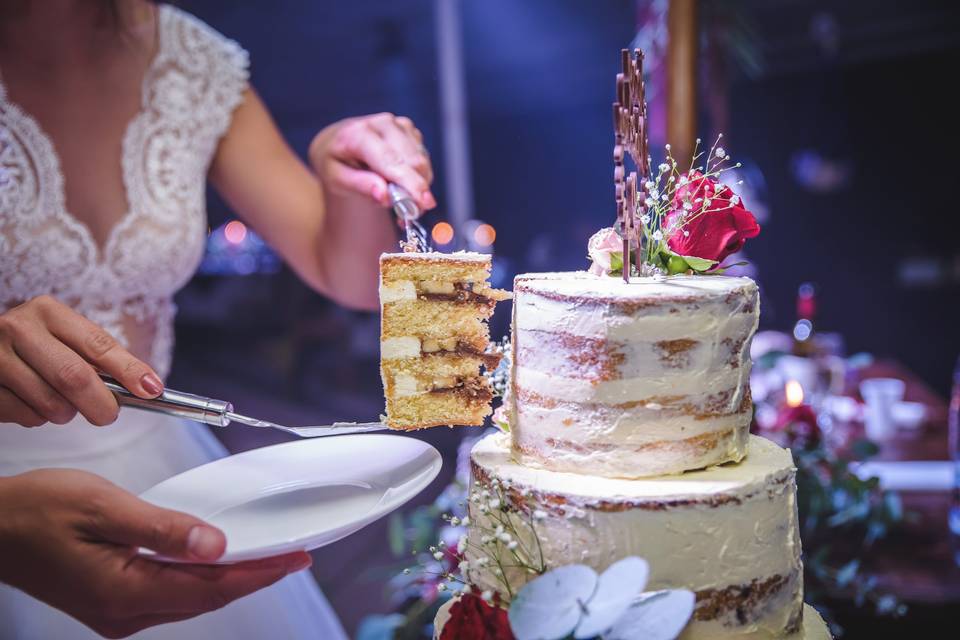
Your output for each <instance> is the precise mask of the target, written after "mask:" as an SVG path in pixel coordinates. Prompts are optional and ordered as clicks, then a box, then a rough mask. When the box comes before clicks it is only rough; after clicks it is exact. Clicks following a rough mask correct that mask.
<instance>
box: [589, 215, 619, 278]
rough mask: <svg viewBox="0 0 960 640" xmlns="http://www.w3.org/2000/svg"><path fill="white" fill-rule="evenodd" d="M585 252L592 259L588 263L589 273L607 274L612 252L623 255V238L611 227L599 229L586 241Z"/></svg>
mask: <svg viewBox="0 0 960 640" xmlns="http://www.w3.org/2000/svg"><path fill="white" fill-rule="evenodd" d="M587 253H588V254H589V255H590V259H591V260H592V261H593V264H591V265H590V273H592V274H594V275H598V276H603V275H607V274H609V273H610V271H612V267H611V259H612V254H614V253H615V254H617V255H618V256H622V255H623V240H622V239H621V238H620V236H619V235H618V234H617V232H616V231H615V230H614V229H613V227H606V228H603V229H600V231H597V232H596V233H595V234H593V236H591V238H590V241H589V242H587Z"/></svg>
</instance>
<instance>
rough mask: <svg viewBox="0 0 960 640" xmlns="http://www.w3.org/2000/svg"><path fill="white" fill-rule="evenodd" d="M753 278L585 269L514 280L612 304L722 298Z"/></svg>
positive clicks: (552, 294)
mask: <svg viewBox="0 0 960 640" xmlns="http://www.w3.org/2000/svg"><path fill="white" fill-rule="evenodd" d="M756 287H757V285H756V283H755V282H754V281H753V280H751V279H750V278H743V277H740V278H733V277H729V276H698V275H694V276H687V275H679V276H670V277H667V278H638V277H634V278H631V279H630V282H629V283H627V282H624V281H623V280H622V279H620V278H612V277H610V276H596V275H593V274H591V273H588V272H586V271H570V272H565V273H524V274H521V275H518V276H517V277H516V279H515V280H514V290H515V291H523V292H530V293H534V294H537V295H540V296H543V297H545V298H552V299H556V300H571V301H579V302H596V303H598V304H609V305H614V306H617V305H629V306H636V305H637V303H643V302H649V301H654V302H656V303H661V302H672V301H677V302H684V301H692V300H703V299H705V298H706V299H711V298H715V299H723V298H725V297H726V296H728V295H730V294H736V293H739V292H744V291H752V290H754V289H756Z"/></svg>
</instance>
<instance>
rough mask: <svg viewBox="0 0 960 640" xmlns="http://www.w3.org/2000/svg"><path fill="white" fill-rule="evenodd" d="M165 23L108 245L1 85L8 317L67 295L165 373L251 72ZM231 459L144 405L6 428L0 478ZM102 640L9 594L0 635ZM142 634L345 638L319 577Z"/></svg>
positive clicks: (227, 52)
mask: <svg viewBox="0 0 960 640" xmlns="http://www.w3.org/2000/svg"><path fill="white" fill-rule="evenodd" d="M158 21H159V22H158V31H157V34H158V38H159V42H158V46H157V52H156V55H155V57H154V60H153V61H152V63H151V65H150V67H149V70H148V71H147V73H146V76H145V77H144V81H143V87H142V96H143V99H142V105H141V109H140V112H139V113H138V114H137V115H136V116H135V117H134V119H133V120H132V121H131V122H130V124H129V126H128V127H127V130H126V133H125V135H124V138H123V141H122V145H123V147H122V149H123V152H122V175H123V184H124V187H125V189H126V196H127V202H128V205H129V210H128V211H127V212H126V214H125V215H124V216H123V217H122V218H121V219H120V221H119V222H118V223H117V225H116V226H115V227H114V228H113V230H112V231H111V233H110V235H109V237H108V239H107V241H106V243H105V245H104V246H103V247H102V248H101V247H99V246H97V243H96V242H95V241H94V239H93V236H92V235H91V233H90V231H89V229H88V228H87V227H86V226H85V225H84V224H82V223H81V222H80V221H78V220H77V219H75V218H74V217H73V216H71V215H70V213H69V212H68V211H67V209H66V196H65V190H64V184H65V176H64V174H63V173H62V169H61V167H60V161H59V158H58V157H57V154H56V151H55V147H54V144H53V141H52V140H51V139H50V138H49V137H48V136H47V135H46V134H45V133H44V132H43V130H42V129H41V128H40V126H39V125H38V123H37V122H36V121H35V120H34V119H33V118H32V117H31V116H30V115H29V114H27V113H25V112H24V111H23V110H22V109H20V108H19V107H18V106H17V105H16V104H14V103H13V102H12V101H11V99H10V96H8V94H7V89H6V87H5V86H4V85H3V82H2V77H0V312H2V311H5V310H7V309H9V308H11V307H12V306H15V305H17V304H20V303H21V302H24V301H26V300H29V299H31V298H34V297H36V296H38V295H42V294H49V295H53V296H54V297H56V298H57V299H58V300H60V301H61V302H63V303H65V304H68V305H70V306H72V307H73V308H74V309H76V310H77V311H79V312H80V313H82V314H83V315H85V316H87V317H88V318H90V319H91V320H93V321H94V322H96V323H98V324H100V325H101V326H103V327H104V328H105V329H107V330H108V331H109V332H110V333H112V334H113V336H114V337H115V338H117V340H118V341H119V342H121V343H122V344H124V345H126V346H128V347H129V348H131V350H133V351H134V352H135V353H137V354H139V355H141V356H142V357H144V358H145V359H147V360H149V361H150V362H151V364H152V365H153V366H154V368H155V369H156V370H157V371H158V372H159V373H160V374H161V376H166V374H167V372H168V371H169V366H170V358H171V355H172V352H173V335H172V327H173V316H174V313H175V306H174V304H173V294H174V293H175V292H176V291H177V290H178V289H179V288H180V287H182V286H183V285H184V284H185V283H186V282H187V280H189V278H190V277H191V276H192V275H193V273H194V271H195V270H196V267H197V265H198V264H199V262H200V259H201V257H202V254H203V248H204V244H205V239H206V229H207V220H206V208H205V187H206V184H205V182H206V174H207V170H208V168H209V165H210V162H211V160H212V158H213V154H214V152H215V150H216V147H217V144H218V142H219V140H220V138H221V137H222V135H223V134H224V133H225V132H226V130H227V128H228V126H229V124H230V121H231V118H232V114H233V110H234V109H235V107H236V106H237V105H238V104H239V103H240V101H241V100H242V96H243V92H244V90H245V89H246V87H247V65H248V63H247V54H246V52H245V51H244V50H243V49H241V48H240V47H239V45H237V44H236V43H235V42H233V41H230V40H227V39H226V38H224V37H223V36H221V35H220V34H218V33H216V32H215V31H213V30H212V29H210V27H208V26H207V25H205V24H203V23H202V22H200V21H199V20H197V19H196V18H194V17H193V16H190V15H188V14H186V13H184V12H182V11H180V10H178V9H175V8H173V7H170V6H167V5H160V7H159V9H158ZM225 453H226V452H225V451H224V450H223V448H222V447H221V446H220V445H219V443H218V442H217V441H216V440H215V439H214V438H213V437H212V436H211V435H210V433H209V432H208V431H207V430H206V428H205V427H203V426H201V425H196V424H192V423H185V422H183V421H179V420H175V419H172V418H167V417H162V416H154V415H150V414H144V413H142V412H136V411H122V412H121V415H120V419H119V420H118V421H117V423H116V424H114V425H112V426H110V427H105V428H95V427H92V426H90V425H89V424H87V423H86V422H85V421H84V420H83V419H82V418H79V417H78V418H77V419H75V420H74V421H73V422H71V423H70V424H67V425H64V426H59V427H58V426H53V425H48V426H44V427H39V428H35V429H24V428H22V427H19V426H16V425H7V424H0V475H11V474H17V473H22V472H24V471H28V470H30V469H36V468H42V467H71V468H78V469H84V470H87V471H91V472H93V473H96V474H99V475H101V476H103V477H105V478H107V479H109V480H111V481H113V482H114V483H116V484H118V485H120V486H122V487H124V488H126V489H128V490H130V491H132V492H135V493H136V492H140V491H143V490H144V489H146V488H148V487H150V486H152V485H154V484H156V483H157V482H160V481H161V480H164V479H166V478H168V477H170V476H172V475H175V474H177V473H180V472H182V471H184V470H186V469H189V468H191V467H194V466H196V465H199V464H203V463H205V462H208V461H210V460H213V459H215V458H218V457H221V456H223V455H225ZM212 489H215V488H212ZM77 587H78V588H83V587H82V585H77ZM95 637H97V636H96V635H95V634H93V633H92V632H90V631H89V630H88V629H86V627H83V626H82V625H80V624H79V623H77V622H75V621H74V620H72V619H71V618H69V617H68V616H66V615H65V614H62V613H61V612H59V611H56V610H54V609H52V608H50V607H48V606H46V605H44V604H42V603H40V602H38V601H36V600H33V599H32V598H30V597H28V596H26V595H25V594H23V593H21V592H19V591H16V590H14V589H11V588H9V587H5V586H2V585H0V640H8V639H14V638H15V639H17V640H32V639H34V638H36V639H41V638H42V639H44V640H46V639H49V638H71V639H81V640H83V639H86V638H95ZM135 637H136V638H144V639H149V640H166V639H168V638H169V639H174V638H176V639H181V638H186V639H191V638H203V639H204V640H216V639H220V638H222V639H227V638H229V639H230V640H244V639H248V638H249V639H260V638H290V639H301V638H311V639H312V638H324V639H332V640H337V639H340V638H346V635H345V634H344V632H343V629H342V627H341V626H340V623H339V621H338V620H337V618H336V616H335V614H334V613H333V612H332V610H331V609H330V606H329V605H328V604H327V602H326V600H325V599H324V597H323V595H322V593H320V590H319V589H318V588H317V586H316V583H315V582H314V581H313V579H312V577H311V576H310V575H309V574H308V573H307V572H301V573H300V574H297V575H295V576H290V577H288V578H286V579H284V580H283V581H281V582H280V583H278V584H277V585H275V586H273V587H271V588H269V589H265V590H263V591H260V592H258V593H256V594H253V595H251V596H248V597H247V598H243V599H241V600H239V601H237V602H234V603H232V604H230V605H228V606H227V607H225V608H224V609H222V610H220V611H216V612H213V613H209V614H206V615H204V616H200V617H198V618H195V619H193V620H188V621H185V622H178V623H174V624H169V625H163V626H160V627H155V628H153V629H149V630H146V631H143V632H141V633H140V634H137V635H136V636H135Z"/></svg>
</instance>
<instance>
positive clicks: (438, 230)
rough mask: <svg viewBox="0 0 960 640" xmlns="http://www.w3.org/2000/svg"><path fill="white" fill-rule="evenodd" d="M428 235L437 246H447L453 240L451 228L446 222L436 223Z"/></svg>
mask: <svg viewBox="0 0 960 640" xmlns="http://www.w3.org/2000/svg"><path fill="white" fill-rule="evenodd" d="M430 235H431V236H432V237H433V241H434V242H436V243H437V244H449V243H450V241H451V240H453V227H451V226H450V224H449V223H447V222H438V223H437V224H435V225H433V231H431V232H430Z"/></svg>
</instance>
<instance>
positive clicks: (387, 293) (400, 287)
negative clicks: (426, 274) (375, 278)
mask: <svg viewBox="0 0 960 640" xmlns="http://www.w3.org/2000/svg"><path fill="white" fill-rule="evenodd" d="M416 299H417V287H416V285H415V284H414V283H413V280H394V281H393V282H383V281H381V282H380V304H389V303H391V302H402V301H405V300H416Z"/></svg>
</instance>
